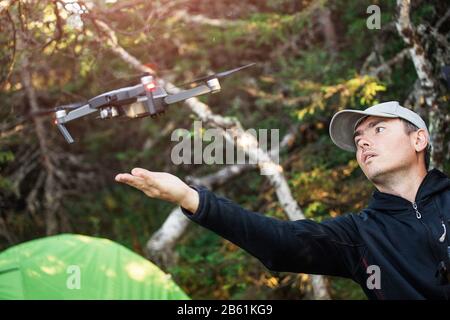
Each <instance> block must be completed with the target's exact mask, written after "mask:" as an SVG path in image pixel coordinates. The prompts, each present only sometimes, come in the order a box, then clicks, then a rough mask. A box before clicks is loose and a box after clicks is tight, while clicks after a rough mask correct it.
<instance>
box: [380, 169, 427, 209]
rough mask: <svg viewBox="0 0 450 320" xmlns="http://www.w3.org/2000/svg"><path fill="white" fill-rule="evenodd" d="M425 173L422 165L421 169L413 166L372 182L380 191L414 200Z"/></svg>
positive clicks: (410, 200)
mask: <svg viewBox="0 0 450 320" xmlns="http://www.w3.org/2000/svg"><path fill="white" fill-rule="evenodd" d="M426 175H427V171H426V170H425V168H424V167H422V168H421V169H418V168H413V169H410V170H406V171H400V172H399V171H397V172H394V173H390V174H389V176H384V177H383V178H382V179H380V180H383V181H377V182H375V181H372V182H373V183H374V185H375V187H376V188H377V189H378V190H379V191H380V192H383V193H389V194H392V195H395V196H399V197H402V198H404V199H406V200H408V201H409V202H415V199H416V195H417V191H418V190H419V187H420V184H421V183H422V181H423V179H424V178H425V176H426Z"/></svg>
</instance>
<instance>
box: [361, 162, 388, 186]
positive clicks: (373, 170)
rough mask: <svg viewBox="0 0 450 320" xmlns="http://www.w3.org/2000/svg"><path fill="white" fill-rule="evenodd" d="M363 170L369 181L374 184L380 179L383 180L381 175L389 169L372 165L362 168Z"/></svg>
mask: <svg viewBox="0 0 450 320" xmlns="http://www.w3.org/2000/svg"><path fill="white" fill-rule="evenodd" d="M363 172H364V174H365V175H366V177H367V179H369V181H371V182H372V183H374V184H376V183H378V182H380V181H383V177H384V176H385V175H386V174H388V173H389V170H385V169H383V168H380V167H376V166H372V167H368V168H365V170H363Z"/></svg>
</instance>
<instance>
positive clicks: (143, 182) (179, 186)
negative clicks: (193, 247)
mask: <svg viewBox="0 0 450 320" xmlns="http://www.w3.org/2000/svg"><path fill="white" fill-rule="evenodd" d="M116 181H118V182H122V183H126V184H128V185H130V186H132V187H134V188H136V189H139V190H141V191H142V192H144V193H145V194H146V195H147V196H149V197H150V198H156V199H161V200H165V201H169V202H172V203H174V204H177V205H179V206H181V207H183V208H185V209H187V210H189V211H190V212H192V213H195V212H196V211H197V208H198V204H199V196H198V192H197V191H196V190H194V189H192V188H191V187H189V186H188V185H187V184H186V183H184V182H183V181H181V180H180V179H179V178H178V177H176V176H174V175H172V174H170V173H166V172H153V171H148V170H145V169H141V168H134V169H133V170H131V174H129V173H120V174H118V175H117V176H116Z"/></svg>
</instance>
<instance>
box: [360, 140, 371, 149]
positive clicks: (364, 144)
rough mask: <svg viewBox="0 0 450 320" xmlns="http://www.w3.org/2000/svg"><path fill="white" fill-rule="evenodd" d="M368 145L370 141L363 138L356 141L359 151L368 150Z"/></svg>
mask: <svg viewBox="0 0 450 320" xmlns="http://www.w3.org/2000/svg"><path fill="white" fill-rule="evenodd" d="M370 145H371V143H370V141H369V140H368V139H366V138H364V137H363V138H361V139H359V140H358V147H360V148H361V149H364V148H368V147H370Z"/></svg>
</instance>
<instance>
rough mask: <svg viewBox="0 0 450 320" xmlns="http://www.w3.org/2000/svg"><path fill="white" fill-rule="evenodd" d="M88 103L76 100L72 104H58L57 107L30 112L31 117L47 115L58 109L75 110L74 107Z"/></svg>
mask: <svg viewBox="0 0 450 320" xmlns="http://www.w3.org/2000/svg"><path fill="white" fill-rule="evenodd" d="M85 104H86V103H83V102H76V103H70V104H64V105H61V106H57V107H55V108H47V109H39V110H37V111H34V112H30V113H29V116H30V117H34V116H45V115H48V114H51V113H54V112H56V111H59V110H73V109H77V108H79V107H81V106H83V105H85Z"/></svg>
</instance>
